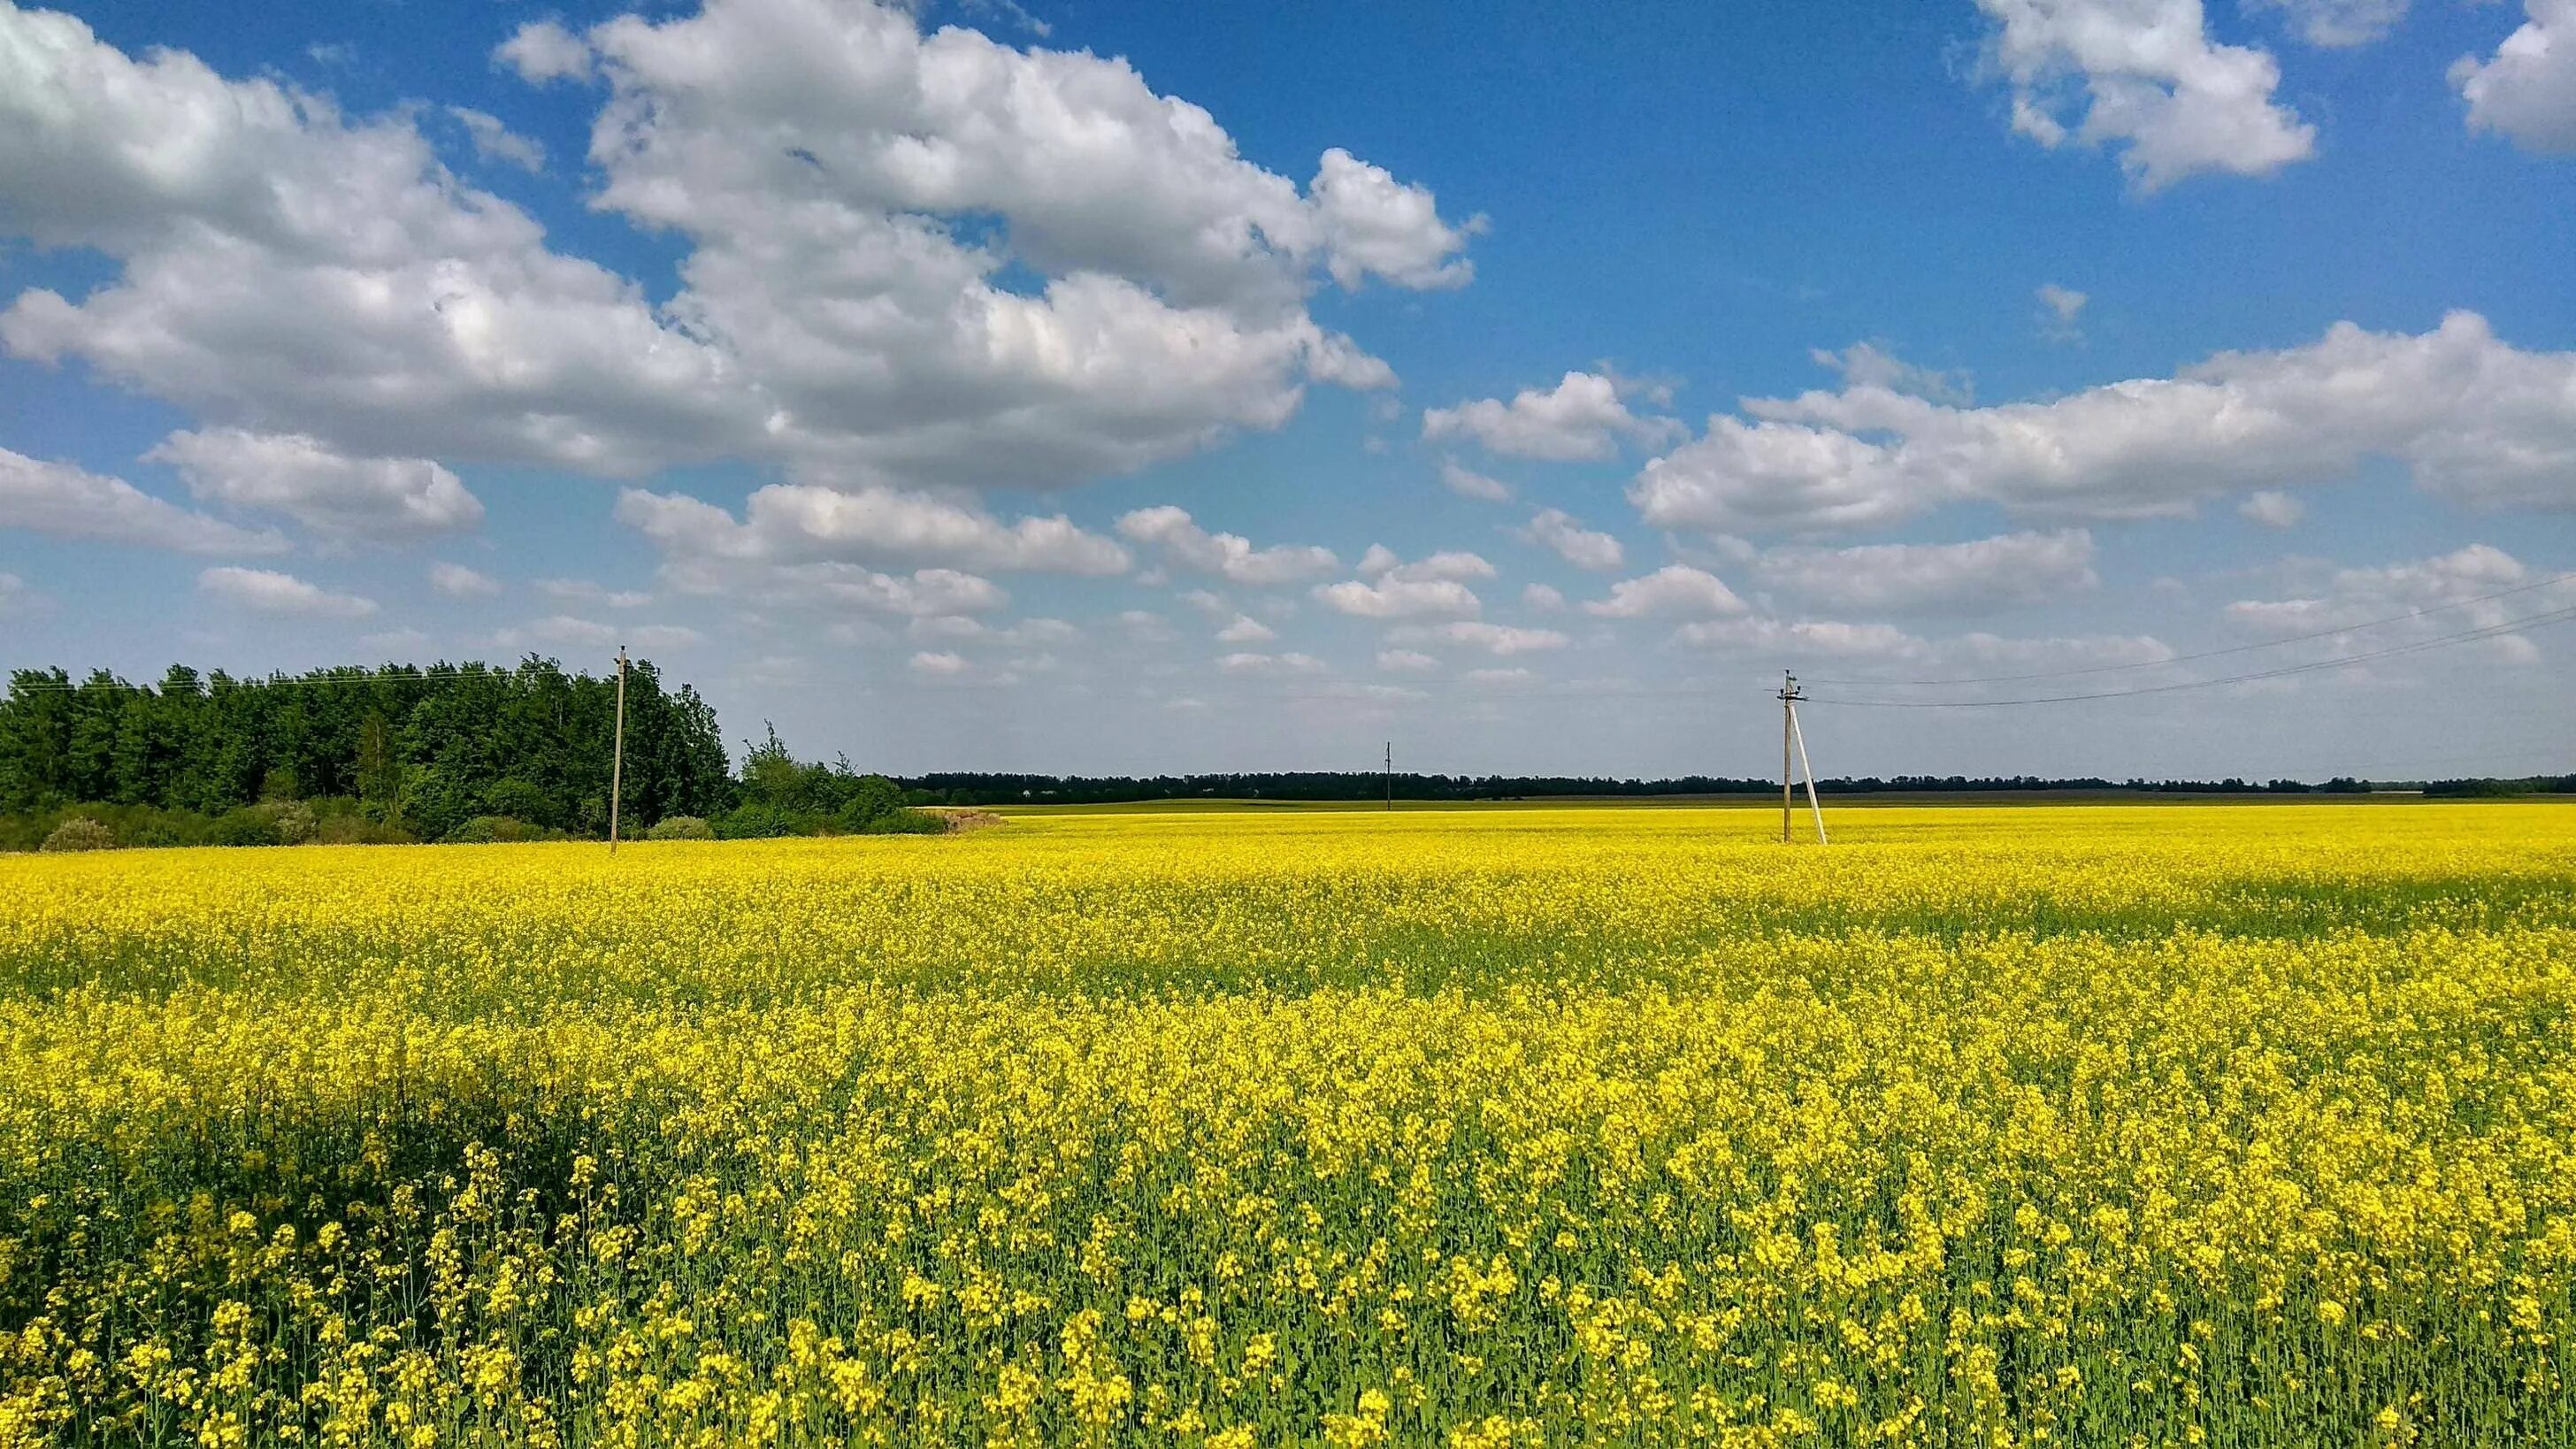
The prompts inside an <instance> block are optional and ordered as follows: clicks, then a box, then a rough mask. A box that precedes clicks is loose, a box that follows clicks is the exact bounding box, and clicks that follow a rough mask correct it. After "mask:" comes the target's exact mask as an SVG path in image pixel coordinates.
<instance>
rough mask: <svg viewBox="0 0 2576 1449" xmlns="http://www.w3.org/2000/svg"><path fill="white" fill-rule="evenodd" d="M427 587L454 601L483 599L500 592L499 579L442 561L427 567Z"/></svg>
mask: <svg viewBox="0 0 2576 1449" xmlns="http://www.w3.org/2000/svg"><path fill="white" fill-rule="evenodd" d="M429 586H430V587H431V588H434V589H436V590H438V591H439V592H440V593H442V594H445V595H447V596H448V597H450V598H456V599H484V598H490V597H491V596H492V595H494V594H497V593H499V592H501V581H500V580H499V579H496V578H493V577H491V576H490V575H488V574H481V573H477V572H475V571H474V570H472V569H469V568H467V567H466V566H465V565H463V564H459V563H447V562H444V561H441V562H438V563H433V564H431V565H430V566H429Z"/></svg>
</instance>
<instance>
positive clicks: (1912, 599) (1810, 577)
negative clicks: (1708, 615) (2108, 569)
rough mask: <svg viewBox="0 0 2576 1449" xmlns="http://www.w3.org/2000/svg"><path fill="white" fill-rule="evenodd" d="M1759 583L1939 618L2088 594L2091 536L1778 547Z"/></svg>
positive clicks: (1759, 568) (2074, 532)
mask: <svg viewBox="0 0 2576 1449" xmlns="http://www.w3.org/2000/svg"><path fill="white" fill-rule="evenodd" d="M1754 568H1755V572H1756V574H1757V575H1758V576H1759V577H1760V578H1761V580H1762V581H1763V582H1764V583H1766V584H1769V585H1772V586H1773V587H1775V588H1782V589H1786V590H1788V591H1790V592H1792V593H1794V594H1797V595H1798V596H1799V597H1801V598H1804V599H1807V600H1809V601H1811V602H1814V603H1817V604H1821V605H1824V606H1826V607H1828V608H1837V609H1853V610H1859V611H1862V612H1874V613H1939V612H1959V611H1970V610H1977V609H1996V608H2006V607H2010V606H2012V605H2016V604H2037V603H2046V602H2048V601H2050V600H2053V599H2059V598H2063V597H2064V596H2066V595H2068V594H2071V593H2074V592H2077V591H2078V590H2082V589H2089V588H2091V587H2093V585H2094V584H2095V583H2096V582H2098V580H2097V579H2096V578H2095V576H2094V573H2093V535H2092V534H2090V533H2088V532H2086V531H2085V530H2083V529H2080V528H2070V529H2064V530H2060V531H2058V532H2055V533H2007V534H1999V535H1997V536H1995V537H1993V538H1980V539H1975V540H1973V541H1970V542H1967V543H1881V544H1871V545H1868V546H1866V547H1862V548H1793V549H1778V550H1774V551H1773V552H1771V553H1767V554H1764V555H1762V556H1761V558H1760V559H1759V560H1758V561H1757V562H1756V564H1755V565H1754Z"/></svg>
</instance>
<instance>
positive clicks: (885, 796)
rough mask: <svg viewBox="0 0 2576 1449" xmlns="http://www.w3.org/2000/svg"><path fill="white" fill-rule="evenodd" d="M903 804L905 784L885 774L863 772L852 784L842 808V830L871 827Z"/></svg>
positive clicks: (840, 821)
mask: <svg viewBox="0 0 2576 1449" xmlns="http://www.w3.org/2000/svg"><path fill="white" fill-rule="evenodd" d="M902 808H903V787H902V786H900V785H897V784H896V783H895V782H894V781H892V780H889V779H887V778H886V777H885V776H883V775H862V776H860V777H859V778H858V780H857V781H855V782H854V783H853V784H852V785H851V786H850V798H849V799H848V800H846V801H844V802H843V803H842V805H841V810H840V820H839V823H840V827H841V828H842V829H843V830H851V831H858V830H868V829H871V828H872V827H874V826H875V825H876V823H877V822H878V821H880V820H883V819H885V818H886V817H887V816H889V815H892V814H894V813H895V812H896V811H897V810H900V809H902Z"/></svg>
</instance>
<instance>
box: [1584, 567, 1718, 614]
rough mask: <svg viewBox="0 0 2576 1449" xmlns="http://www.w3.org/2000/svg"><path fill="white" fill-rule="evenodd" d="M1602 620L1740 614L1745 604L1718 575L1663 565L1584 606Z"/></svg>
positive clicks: (1626, 580) (1588, 611)
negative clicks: (1671, 615)
mask: <svg viewBox="0 0 2576 1449" xmlns="http://www.w3.org/2000/svg"><path fill="white" fill-rule="evenodd" d="M1583 611H1584V612H1585V613H1587V614H1594V615H1598V616H1599V617H1601V618H1604V619H1638V618H1643V617H1645V616H1647V615H1649V614H1741V613H1743V612H1744V611H1745V603H1744V601H1743V600H1742V599H1740V598H1737V597H1736V596H1735V591H1734V590H1733V589H1730V588H1728V587H1727V586H1726V584H1725V582H1724V581H1723V580H1721V579H1719V578H1718V576H1717V575H1715V574H1712V573H1709V572H1707V571H1706V570H1703V569H1695V568H1692V567H1691V566H1690V565H1688V564H1666V565H1664V566H1663V567H1662V568H1659V569H1657V570H1655V571H1654V572H1653V573H1650V574H1647V575H1646V576H1644V577H1643V578H1634V579H1622V580H1620V581H1619V582H1617V583H1615V584H1612V585H1611V586H1610V597H1608V598H1606V599H1593V600H1590V601H1588V602H1587V603H1585V604H1584V606H1583Z"/></svg>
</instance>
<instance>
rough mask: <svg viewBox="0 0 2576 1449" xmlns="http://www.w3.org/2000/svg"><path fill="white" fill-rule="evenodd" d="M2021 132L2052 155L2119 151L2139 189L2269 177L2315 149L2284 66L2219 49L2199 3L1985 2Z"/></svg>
mask: <svg viewBox="0 0 2576 1449" xmlns="http://www.w3.org/2000/svg"><path fill="white" fill-rule="evenodd" d="M1977 4H1978V8H1979V9H1981V10H1983V11H1984V12H1985V13H1986V15H1987V17H1988V18H1989V19H1991V20H1993V21H1994V22H1995V25H1996V28H1995V31H1994V33H1993V35H1992V37H1991V38H1990V40H1989V42H1988V47H1987V59H1988V64H1989V66H1990V67H1991V68H1992V70H1993V71H1994V72H1996V73H1997V74H1999V75H2000V76H2001V77H2002V78H2003V79H2004V80H2005V81H2006V82H2007V83H2008V84H2009V85H2010V86H2011V88H2012V126H2013V129H2014V130H2016V131H2019V132H2020V133H2022V134H2023V135H2025V136H2028V137H2030V138H2031V139H2032V140H2034V141H2037V142H2038V143H2039V144H2040V145H2042V146H2046V147H2049V148H2052V149H2054V148H2055V147H2058V146H2062V145H2064V144H2066V143H2067V142H2068V141H2070V140H2071V141H2075V142H2079V143H2081V144H2083V145H2087V146H2101V145H2106V144H2107V145H2111V146H2114V147H2116V148H2118V149H2119V153H2120V165H2121V167H2122V169H2124V170H2125V171H2127V172H2128V173H2129V175H2130V177H2131V178H2132V179H2133V180H2134V181H2135V182H2136V183H2137V185H2138V186H2139V188H2140V189H2141V190H2145V191H2155V190H2158V189H2160V188H2162V187H2165V186H2169V185H2171V184H2173V183H2174V182H2176V181H2179V180H2182V179H2183V178H2185V177H2188V176H2194V175H2198V174H2201V173H2204V172H2232V173H2235V174H2238V175H2246V176H2266V175H2270V174H2271V173H2272V172H2275V171H2278V170H2279V169H2280V168H2281V167H2283V166H2286V165H2288V164H2289V163H2291V162H2293V161H2302V160H2305V159H2307V157H2308V156H2309V155H2310V154H2312V153H2313V152H2314V151H2315V149H2316V128H2315V127H2313V126H2310V125H2308V124H2307V123H2306V122H2304V121H2301V120H2300V119H2299V117H2298V114H2297V112H2295V111H2292V110H2291V109H2290V108H2288V107H2287V106H2283V105H2280V104H2278V103H2277V102H2276V101H2275V100H2274V99H2273V92H2274V91H2275V90H2277V89H2278V88H2279V86H2280V83H2281V67H2280V63H2279V62H2278V61H2276V60H2274V59H2273V58H2272V56H2271V54H2270V53H2269V52H2267V51H2262V50H2257V49H2253V48H2251V47H2247V46H2238V45H2221V44H2218V43H2217V42H2215V41H2213V40H2212V39H2210V36H2209V31H2208V26H2207V17H2206V16H2205V15H2204V14H2203V13H2202V9H2201V0H1977Z"/></svg>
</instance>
